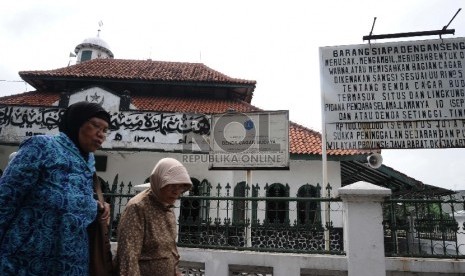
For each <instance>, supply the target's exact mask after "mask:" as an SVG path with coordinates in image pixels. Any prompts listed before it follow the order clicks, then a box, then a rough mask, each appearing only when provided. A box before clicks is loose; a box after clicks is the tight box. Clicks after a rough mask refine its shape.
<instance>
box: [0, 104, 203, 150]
mask: <svg viewBox="0 0 465 276" xmlns="http://www.w3.org/2000/svg"><path fill="white" fill-rule="evenodd" d="M62 112H63V109H60V108H57V107H36V108H35V107H18V106H0V143H8V144H12V143H13V144H14V143H20V142H21V141H22V140H24V139H25V138H26V137H28V136H32V135H37V134H56V133H58V122H59V118H60V116H61V114H62ZM111 115H112V116H111V126H110V130H111V132H110V134H109V136H108V137H107V142H106V145H105V144H104V148H105V147H107V148H111V147H118V148H121V147H123V148H124V147H126V148H151V149H156V148H161V149H166V146H163V145H164V144H187V143H192V141H194V140H202V139H198V137H205V136H208V135H209V134H210V119H209V118H208V117H207V116H206V115H204V114H188V113H160V112H141V111H124V112H113V113H112V114H111ZM196 136H197V138H196ZM171 149H173V148H172V147H171Z"/></svg>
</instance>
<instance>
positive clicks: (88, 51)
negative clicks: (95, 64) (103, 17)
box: [74, 21, 113, 64]
mask: <svg viewBox="0 0 465 276" xmlns="http://www.w3.org/2000/svg"><path fill="white" fill-rule="evenodd" d="M98 25H99V29H98V32H97V37H90V38H86V39H84V41H82V42H81V43H80V44H79V45H78V46H76V48H75V49H74V52H75V53H76V63H77V64H79V63H81V62H84V61H87V60H91V59H96V58H113V53H112V52H111V50H110V47H109V46H108V43H106V42H105V41H104V40H103V39H101V38H100V28H101V27H102V26H103V22H102V21H100V22H99V23H98Z"/></svg>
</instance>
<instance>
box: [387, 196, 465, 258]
mask: <svg viewBox="0 0 465 276" xmlns="http://www.w3.org/2000/svg"><path fill="white" fill-rule="evenodd" d="M464 209H465V200H464V199H463V198H454V197H453V196H450V197H448V198H423V199H390V200H387V201H386V202H385V204H384V212H383V213H384V220H383V226H384V237H385V248H386V256H402V257H430V258H431V257H434V258H456V259H464V258H465V244H464V241H465V223H464V222H463V220H461V219H460V218H457V217H456V216H463V215H462V214H464V213H463V210H464ZM464 215H465V214H464ZM459 222H461V223H460V224H459Z"/></svg>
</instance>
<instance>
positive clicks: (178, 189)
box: [158, 184, 190, 205]
mask: <svg viewBox="0 0 465 276" xmlns="http://www.w3.org/2000/svg"><path fill="white" fill-rule="evenodd" d="M189 188H190V185H189V184H169V185H166V186H165V187H163V188H161V189H160V195H159V198H158V199H159V200H160V201H161V202H163V203H166V204H168V205H173V204H174V203H175V202H176V200H177V199H178V198H179V197H180V196H181V195H182V194H183V193H184V192H186V191H187V190H188V189H189Z"/></svg>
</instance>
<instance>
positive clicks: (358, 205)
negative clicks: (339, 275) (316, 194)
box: [338, 181, 391, 276]
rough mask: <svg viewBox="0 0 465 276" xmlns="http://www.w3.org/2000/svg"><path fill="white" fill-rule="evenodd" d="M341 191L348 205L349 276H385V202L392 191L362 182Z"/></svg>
mask: <svg viewBox="0 0 465 276" xmlns="http://www.w3.org/2000/svg"><path fill="white" fill-rule="evenodd" d="M338 192H339V195H340V197H341V199H342V201H343V203H344V249H345V251H346V254H347V268H348V276H385V275H386V264H385V255H384V233H383V225H382V221H383V211H382V206H381V203H382V202H383V200H384V198H385V197H386V196H389V195H390V194H391V190H389V189H386V188H383V187H379V186H376V185H373V184H371V183H368V182H362V181H360V182H357V183H354V184H351V185H347V186H345V187H342V188H339V189H338Z"/></svg>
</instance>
